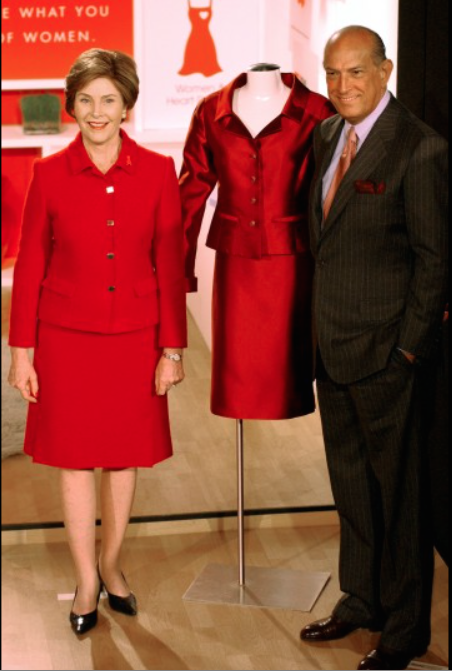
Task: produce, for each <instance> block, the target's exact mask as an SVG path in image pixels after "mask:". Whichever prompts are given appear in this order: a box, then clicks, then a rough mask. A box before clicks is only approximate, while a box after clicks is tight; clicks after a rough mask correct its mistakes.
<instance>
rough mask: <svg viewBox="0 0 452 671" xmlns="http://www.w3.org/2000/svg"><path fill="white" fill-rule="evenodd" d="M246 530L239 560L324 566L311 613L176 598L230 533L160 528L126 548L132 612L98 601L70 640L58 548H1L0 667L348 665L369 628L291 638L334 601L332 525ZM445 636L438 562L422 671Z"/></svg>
mask: <svg viewBox="0 0 452 671" xmlns="http://www.w3.org/2000/svg"><path fill="white" fill-rule="evenodd" d="M246 537H247V562H248V564H249V565H255V566H262V567H279V568H289V569H294V570H299V571H328V572H332V578H331V581H330V582H329V583H328V585H327V587H326V588H325V590H324V592H323V593H322V594H321V596H320V598H319V600H318V601H317V603H316V605H315V606H314V609H313V610H312V612H311V613H302V612H296V611H282V610H263V609H256V608H242V607H240V606H222V605H206V604H199V603H192V602H187V601H184V600H183V595H184V594H185V592H186V590H187V589H188V587H189V586H190V585H191V583H192V581H193V580H194V579H195V578H196V577H197V576H198V575H199V574H200V572H201V571H202V569H203V568H204V567H205V566H206V565H207V564H210V563H219V564H234V563H235V556H236V537H235V533H232V532H226V533H220V534H219V533H206V534H180V535H167V536H162V535H160V536H155V537H146V538H135V539H128V540H127V541H126V544H125V552H124V562H123V567H124V571H125V573H126V575H127V578H128V580H129V583H130V584H131V586H132V588H133V590H134V591H135V593H136V595H137V598H138V602H139V608H140V611H139V615H138V617H137V618H128V617H127V616H124V615H120V614H117V613H114V612H112V611H111V610H110V609H109V608H108V605H107V602H106V601H105V600H103V599H102V600H101V603H100V607H99V622H98V625H97V627H96V628H95V629H93V630H92V631H91V632H89V633H88V634H86V635H85V636H84V637H81V638H77V637H76V636H75V634H73V632H72V631H71V629H70V625H69V622H68V614H69V611H70V607H71V599H72V594H73V591H74V582H73V573H72V566H71V561H70V557H69V553H68V550H67V547H66V545H65V544H63V543H48V544H36V545H30V544H24V545H16V546H4V547H3V552H2V556H3V559H2V581H3V595H2V669H9V670H11V671H13V670H16V669H49V670H50V669H61V670H65V669H212V670H214V669H218V670H219V669H234V670H237V671H238V670H245V669H268V670H271V669H281V670H283V669H356V667H357V665H358V662H359V661H360V659H361V658H362V657H363V656H364V654H365V653H366V652H368V651H369V650H370V649H371V648H372V647H373V646H374V644H375V643H376V642H377V640H378V636H377V635H376V634H370V633H369V632H368V631H364V630H362V631H357V632H355V633H353V634H352V635H351V636H349V637H347V638H345V639H343V640H341V641H337V642H334V643H328V644H316V645H312V644H311V645H308V644H305V643H302V642H301V641H300V639H299V632H300V629H301V627H303V626H304V625H305V624H306V623H308V622H309V621H311V620H313V619H317V618H319V617H323V616H324V615H326V614H328V613H329V612H330V610H331V608H332V607H333V605H334V603H335V602H336V600H337V598H338V596H339V587H338V583H337V573H336V566H337V552H338V539H339V534H338V529H337V527H319V528H292V529H271V530H253V531H249V532H247V534H246ZM58 597H59V598H60V600H59V598H58ZM447 632H448V570H447V568H446V567H445V566H444V564H442V563H441V562H440V563H439V564H438V566H437V570H436V581H435V596H434V606H433V640H432V645H431V648H430V650H429V652H428V654H427V655H426V656H425V657H424V658H423V659H422V662H423V663H424V666H423V667H422V668H427V669H433V668H435V667H436V666H443V667H445V668H449V667H448V666H447V659H448V633H447ZM413 668H419V667H416V666H414V667H413Z"/></svg>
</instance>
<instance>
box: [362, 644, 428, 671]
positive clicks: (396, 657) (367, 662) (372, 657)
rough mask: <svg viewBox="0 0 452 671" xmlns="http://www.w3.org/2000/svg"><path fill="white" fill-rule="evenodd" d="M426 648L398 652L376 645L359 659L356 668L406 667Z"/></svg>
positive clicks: (395, 670)
mask: <svg viewBox="0 0 452 671" xmlns="http://www.w3.org/2000/svg"><path fill="white" fill-rule="evenodd" d="M426 652H427V650H418V651H417V652H400V651H397V650H389V649H388V648H384V647H383V646H378V648H376V649H375V650H371V651H370V652H369V653H368V654H367V655H366V656H365V657H364V659H362V660H361V662H360V664H359V666H358V669H375V671H386V670H387V671H398V669H406V668H407V667H408V666H409V665H410V664H411V661H412V660H413V659H414V658H415V657H422V656H423V655H425V653H426Z"/></svg>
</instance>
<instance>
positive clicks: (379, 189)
mask: <svg viewBox="0 0 452 671" xmlns="http://www.w3.org/2000/svg"><path fill="white" fill-rule="evenodd" d="M355 191H356V192H357V193H367V194H371V195H374V196H381V195H383V194H384V192H385V191H386V184H385V182H373V181H372V180H365V179H357V180H356V181H355Z"/></svg>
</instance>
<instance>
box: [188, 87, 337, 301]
mask: <svg viewBox="0 0 452 671" xmlns="http://www.w3.org/2000/svg"><path fill="white" fill-rule="evenodd" d="M282 78H283V81H284V83H285V84H286V85H287V86H289V87H291V89H292V93H291V96H290V98H289V100H288V102H287V104H286V106H285V108H284V110H283V111H282V114H281V115H280V116H278V117H277V118H276V119H275V120H274V121H273V122H272V123H270V124H269V125H268V126H267V127H266V128H265V129H264V131H263V132H262V133H260V134H259V135H258V136H257V138H252V137H251V135H250V134H249V132H248V131H247V129H246V128H245V126H244V125H243V123H242V122H241V121H240V119H239V118H238V117H237V116H236V115H235V114H234V112H233V108H232V99H233V95H234V91H235V90H236V89H237V88H239V87H241V86H243V85H244V84H245V83H246V74H242V75H241V76H240V77H238V78H237V79H236V80H234V81H233V82H231V84H229V86H227V87H225V88H224V89H222V90H221V91H219V92H218V93H215V94H213V95H211V96H209V97H208V98H206V99H205V100H204V101H202V102H201V104H200V105H199V106H198V108H197V109H196V111H195V113H194V115H193V120H192V126H191V129H190V132H189V134H188V138H187V142H186V145H185V151H184V166H183V168H182V173H181V180H180V184H181V193H182V209H183V219H184V227H185V234H186V243H187V250H186V251H187V253H186V270H185V272H186V278H187V281H188V287H189V290H190V291H196V287H197V283H196V278H195V272H194V266H195V258H196V246H197V241H198V236H199V231H200V228H201V224H202V219H203V215H204V210H205V205H206V201H207V198H208V196H209V194H210V193H211V192H212V190H213V188H214V187H215V185H216V184H217V182H218V184H219V190H218V205H217V208H216V212H215V215H214V218H213V221H212V225H211V228H210V231H209V235H208V238H207V246H208V247H211V248H212V249H215V250H217V251H219V252H224V253H226V254H232V255H237V256H243V257H246V258H253V259H260V258H262V257H264V256H268V255H285V254H294V253H296V252H302V253H303V252H308V250H309V229H308V225H307V202H308V195H309V187H310V182H311V178H312V175H313V162H312V151H311V142H312V132H313V129H314V127H315V126H316V125H317V124H318V123H319V122H320V121H322V120H323V119H325V118H327V117H329V116H331V114H332V113H333V110H332V107H331V105H330V103H329V102H328V101H327V100H326V99H325V98H324V97H323V96H321V95H319V94H317V93H313V92H311V91H309V89H307V88H306V87H305V86H304V85H303V84H302V83H301V82H300V81H299V80H298V79H297V78H296V77H295V76H294V75H293V74H283V75H282Z"/></svg>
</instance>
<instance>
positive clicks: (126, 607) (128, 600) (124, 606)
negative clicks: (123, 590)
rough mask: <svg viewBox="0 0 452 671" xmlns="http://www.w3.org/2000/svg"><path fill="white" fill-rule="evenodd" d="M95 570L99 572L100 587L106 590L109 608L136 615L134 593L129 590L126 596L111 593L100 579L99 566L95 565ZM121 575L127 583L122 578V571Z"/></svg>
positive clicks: (136, 608)
mask: <svg viewBox="0 0 452 671" xmlns="http://www.w3.org/2000/svg"><path fill="white" fill-rule="evenodd" d="M97 572H98V574H99V580H100V584H101V588H103V589H104V590H105V591H106V592H107V596H108V603H109V605H110V608H111V609H112V610H116V611H117V612H118V613H123V614H124V615H136V614H137V613H138V605H137V600H136V597H135V594H134V593H133V592H130V594H129V595H128V596H117V594H111V593H110V592H109V591H108V589H107V587H106V585H105V583H104V581H103V580H102V576H101V574H100V570H99V567H97ZM121 575H122V577H123V580H124V582H125V583H126V585H127V580H126V579H125V578H124V573H121Z"/></svg>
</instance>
